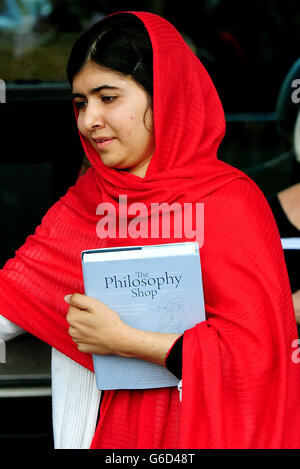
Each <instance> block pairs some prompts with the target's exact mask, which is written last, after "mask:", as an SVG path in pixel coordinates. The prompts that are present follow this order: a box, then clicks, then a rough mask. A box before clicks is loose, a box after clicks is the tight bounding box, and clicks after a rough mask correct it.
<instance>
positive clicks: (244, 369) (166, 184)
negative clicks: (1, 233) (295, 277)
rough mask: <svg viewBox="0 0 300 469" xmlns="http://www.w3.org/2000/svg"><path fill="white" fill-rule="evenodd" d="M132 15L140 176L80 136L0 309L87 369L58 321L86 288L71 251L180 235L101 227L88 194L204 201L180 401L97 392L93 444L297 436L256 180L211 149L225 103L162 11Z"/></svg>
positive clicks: (286, 444)
mask: <svg viewBox="0 0 300 469" xmlns="http://www.w3.org/2000/svg"><path fill="white" fill-rule="evenodd" d="M134 14H136V15H137V16H138V17H139V18H140V19H141V20H142V21H143V22H144V24H145V26H146V28H147V30H148V32H149V35H150V38H151V41H152V46H153V60H154V125H155V138H156V151H155V153H154V155H153V157H152V160H151V162H150V165H149V167H148V171H147V174H146V177H145V178H143V179H140V178H139V177H137V176H134V175H132V174H129V173H127V172H124V171H117V170H114V169H110V168H106V167H104V165H103V164H102V162H101V160H100V158H99V155H98V154H97V153H96V152H95V151H93V150H92V149H91V147H90V146H89V144H88V143H87V142H86V141H84V139H82V141H83V145H84V148H85V151H86V154H87V156H88V158H89V159H90V161H91V163H92V165H93V167H92V168H91V169H89V170H88V172H87V173H86V174H85V175H84V176H82V177H81V178H80V179H79V180H78V182H77V184H76V185H75V186H74V187H72V188H70V189H69V191H68V192H67V194H66V195H65V196H64V197H62V198H61V199H60V200H59V201H58V202H57V203H56V204H55V205H54V206H53V207H52V208H51V209H50V210H49V211H48V213H47V214H46V215H45V217H44V218H43V220H42V223H41V225H40V226H39V227H38V228H37V229H36V232H35V234H34V235H32V236H29V237H28V238H27V240H26V243H25V244H24V246H23V247H21V248H20V249H19V250H18V251H17V252H16V255H15V258H14V259H12V260H9V261H8V262H7V263H6V265H5V267H4V268H3V270H2V271H1V272H0V289H1V295H0V311H1V314H3V315H4V316H6V317H7V318H8V319H10V320H12V321H13V322H15V323H17V324H18V325H20V326H21V327H22V328H24V329H26V330H28V331H29V332H31V333H32V334H34V335H36V336H37V337H39V338H40V339H42V340H44V341H46V342H47V343H48V344H50V345H51V346H53V347H55V348H56V349H58V350H60V351H61V352H63V353H64V354H66V355H67V356H69V357H70V358H72V359H73V360H75V361H77V362H78V363H80V364H81V365H83V366H85V367H87V368H89V369H90V370H92V369H93V365H92V359H91V356H90V355H88V354H84V353H82V352H79V351H78V350H77V348H76V346H75V344H74V343H73V341H72V340H71V338H70V337H69V335H68V333H67V330H68V324H67V322H66V320H65V315H66V312H67V309H68V306H67V305H66V303H65V302H64V300H63V298H64V296H65V295H66V294H69V293H73V292H82V293H83V281H82V272H81V261H80V253H81V251H82V250H84V249H91V248H97V247H103V246H108V245H121V244H135V245H136V244H145V243H161V242H172V241H180V239H177V238H174V237H171V238H169V239H164V238H162V237H160V238H156V239H150V238H148V239H145V238H141V239H130V238H128V239H109V238H106V239H100V238H99V237H98V236H97V234H96V225H97V222H98V221H99V218H100V217H99V215H97V214H96V209H97V206H98V204H100V203H101V202H111V203H113V204H114V205H115V207H116V209H117V210H118V197H119V195H126V196H127V198H128V199H127V200H128V204H130V203H132V202H143V203H144V204H146V205H147V206H149V205H150V204H151V203H152V202H158V203H161V202H168V203H172V202H175V201H176V202H181V203H183V202H202V203H204V204H205V205H204V220H205V228H204V244H203V247H202V248H201V250H200V251H201V262H202V270H203V281H204V294H205V303H206V312H207V320H206V321H205V322H202V323H201V324H199V325H198V326H196V327H194V328H192V329H190V330H189V331H187V332H186V333H185V336H184V341H183V380H182V381H183V395H182V403H181V404H180V402H179V398H178V397H179V396H178V391H177V389H176V388H172V389H161V390H146V391H126V390H125V391H109V392H105V394H104V399H103V402H102V405H101V417H100V421H99V424H98V427H97V430H96V434H95V437H94V440H93V443H92V447H93V448H114V449H116V448H296V447H299V445H300V435H299V428H300V399H299V389H300V368H299V365H298V364H297V363H295V362H296V361H297V360H292V356H293V355H292V353H293V352H295V349H293V347H292V343H293V340H294V339H296V338H297V330H296V323H295V317H294V312H293V306H292V300H291V292H290V287H289V281H288V276H287V272H286V268H285V264H284V258H283V253H282V249H281V244H280V238H279V234H278V231H277V229H276V225H275V222H274V219H273V217H272V214H271V212H270V210H269V206H268V204H267V202H266V201H265V199H264V197H263V196H262V194H261V192H260V191H259V190H258V189H257V187H256V186H255V185H254V183H252V181H250V180H249V179H248V178H247V177H246V176H245V175H244V174H242V173H241V172H239V171H238V170H236V169H234V168H232V167H230V166H228V165H226V164H224V163H222V162H220V161H219V160H218V159H217V156H216V155H217V149H218V146H219V144H220V142H221V140H222V138H223V135H224V131H225V121H224V113H223V109H222V106H221V103H220V101H219V98H218V96H217V93H216V90H215V88H214V86H213V84H212V82H211V80H210V78H209V76H208V74H207V72H206V71H205V69H204V68H203V66H202V65H201V63H200V62H199V60H198V59H197V58H196V56H195V55H194V54H193V53H192V51H191V50H190V49H189V47H188V46H187V45H186V44H185V42H184V41H183V40H182V38H181V36H180V34H178V32H177V31H176V30H175V29H174V28H173V26H171V25H170V24H169V23H168V22H167V21H166V20H164V19H162V18H160V17H158V16H156V15H153V14H149V13H141V12H139V13H134ZM183 239H184V238H183Z"/></svg>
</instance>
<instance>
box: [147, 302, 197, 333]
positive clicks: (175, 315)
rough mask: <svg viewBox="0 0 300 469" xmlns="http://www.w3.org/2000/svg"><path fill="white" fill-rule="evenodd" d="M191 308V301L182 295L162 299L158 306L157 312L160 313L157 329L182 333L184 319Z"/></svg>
mask: <svg viewBox="0 0 300 469" xmlns="http://www.w3.org/2000/svg"><path fill="white" fill-rule="evenodd" d="M190 308H191V303H190V302H187V301H184V299H183V298H181V297H175V298H172V299H168V300H162V301H160V302H159V304H158V305H157V306H156V308H155V311H156V313H158V314H159V313H160V319H159V322H158V325H157V331H160V332H170V333H176V332H178V333H181V332H182V331H183V329H184V326H183V322H184V321H183V320H184V317H185V316H186V315H187V313H188V312H189V310H190Z"/></svg>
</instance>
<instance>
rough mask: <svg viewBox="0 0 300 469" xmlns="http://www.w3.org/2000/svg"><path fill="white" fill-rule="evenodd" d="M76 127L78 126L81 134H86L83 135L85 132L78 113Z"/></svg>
mask: <svg viewBox="0 0 300 469" xmlns="http://www.w3.org/2000/svg"><path fill="white" fill-rule="evenodd" d="M77 128H78V130H79V132H80V133H81V134H82V135H84V136H86V135H85V132H84V126H83V119H82V117H81V116H80V114H79V116H78V119H77Z"/></svg>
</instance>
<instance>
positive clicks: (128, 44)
mask: <svg viewBox="0 0 300 469" xmlns="http://www.w3.org/2000/svg"><path fill="white" fill-rule="evenodd" d="M88 61H91V62H94V63H95V64H98V65H100V66H102V67H105V68H108V69H110V70H114V71H115V72H119V73H122V74H124V75H132V77H133V78H134V80H135V81H136V82H137V83H138V84H139V85H140V86H142V87H143V88H144V90H145V91H146V92H147V93H148V94H149V96H150V97H151V99H152V97H153V52H152V46H151V41H150V38H149V35H148V32H147V30H146V28H145V26H144V24H143V22H142V21H141V20H140V19H139V18H137V17H136V16H135V15H133V14H130V13H118V14H116V15H112V16H108V17H106V18H104V19H102V20H101V21H99V22H98V23H96V24H94V25H93V26H92V27H91V28H90V29H89V30H87V31H85V32H84V33H83V34H82V36H81V37H80V38H79V39H78V40H77V41H76V42H75V44H74V45H73V48H72V50H71V54H70V57H69V60H68V64H67V76H68V80H69V82H70V83H71V84H72V82H73V79H74V76H75V75H76V73H78V72H79V70H80V69H81V68H82V67H83V66H84V65H85V63H87V62H88Z"/></svg>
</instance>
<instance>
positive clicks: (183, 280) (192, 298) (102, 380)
mask: <svg viewBox="0 0 300 469" xmlns="http://www.w3.org/2000/svg"><path fill="white" fill-rule="evenodd" d="M81 260H82V272H83V281H84V288H85V294H86V295H87V296H90V297H93V298H97V299H99V300H100V301H102V302H103V303H105V304H107V305H108V306H109V307H110V308H112V309H114V310H115V311H116V312H117V313H118V314H119V315H120V317H121V319H122V320H123V321H124V322H125V323H126V324H128V325H129V326H131V327H134V328H136V329H142V330H145V331H152V332H167V333H180V334H181V333H183V332H184V331H185V330H187V329H189V328H192V327H194V326H195V325H196V324H197V323H199V322H201V321H203V320H205V306H204V296H203V288H202V273H201V263H200V253H199V246H198V243H194V242H186V243H170V244H159V245H150V246H132V247H116V248H104V249H95V250H87V251H83V252H82V254H81ZM93 363H94V370H95V376H96V383H97V387H98V388H99V389H101V390H111V389H149V388H160V387H170V386H177V385H178V383H179V380H178V379H177V378H176V377H175V376H174V375H173V374H172V373H171V372H170V371H168V370H167V369H166V368H165V367H164V366H161V365H158V364H154V363H150V362H147V361H144V360H140V359H138V358H128V357H120V356H117V355H105V356H102V355H97V354H93Z"/></svg>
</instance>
